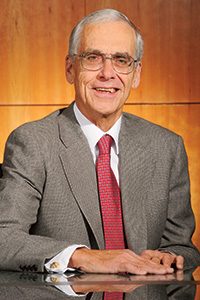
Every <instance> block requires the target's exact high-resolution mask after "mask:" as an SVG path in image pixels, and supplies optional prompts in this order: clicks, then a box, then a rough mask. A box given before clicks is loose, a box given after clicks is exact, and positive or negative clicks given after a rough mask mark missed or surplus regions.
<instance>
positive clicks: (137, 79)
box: [132, 62, 142, 89]
mask: <svg viewBox="0 0 200 300" xmlns="http://www.w3.org/2000/svg"><path fill="white" fill-rule="evenodd" d="M141 70H142V64H141V62H139V63H138V64H137V67H136V69H135V71H134V77H133V83H132V88H134V89H136V88H137V87H138V86H139V84H140V74H141Z"/></svg>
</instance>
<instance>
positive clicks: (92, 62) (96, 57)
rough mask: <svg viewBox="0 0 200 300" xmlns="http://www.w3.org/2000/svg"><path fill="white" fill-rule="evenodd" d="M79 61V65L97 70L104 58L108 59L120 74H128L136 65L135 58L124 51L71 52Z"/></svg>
mask: <svg viewBox="0 0 200 300" xmlns="http://www.w3.org/2000/svg"><path fill="white" fill-rule="evenodd" d="M73 56H75V57H78V58H79V59H80V61H81V65H82V67H83V68H84V69H86V70H88V71H98V70H100V69H101V68H103V65H104V63H105V60H106V59H110V60H111V63H112V67H113V69H114V70H115V71H116V72H117V73H120V74H129V73H131V72H132V71H133V70H134V68H135V67H136V63H137V59H133V58H132V57H131V56H129V55H128V54H126V53H115V54H110V55H107V54H105V53H101V52H83V53H81V54H73Z"/></svg>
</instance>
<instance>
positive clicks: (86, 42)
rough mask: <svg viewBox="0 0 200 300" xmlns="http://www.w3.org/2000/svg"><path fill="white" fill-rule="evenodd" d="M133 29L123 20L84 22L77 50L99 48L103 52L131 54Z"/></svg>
mask: <svg viewBox="0 0 200 300" xmlns="http://www.w3.org/2000/svg"><path fill="white" fill-rule="evenodd" d="M135 40H136V36H135V31H134V29H133V28H132V27H131V26H130V25H128V23H125V22H123V21H105V22H99V23H91V24H86V25H85V27H84V29H83V31H82V33H81V38H80V43H79V48H78V52H79V53H80V52H83V51H87V50H91V49H94V50H99V51H101V52H104V53H116V52H122V53H123V52H124V53H128V54H129V55H131V56H133V55H134V52H135Z"/></svg>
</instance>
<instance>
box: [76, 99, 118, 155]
mask: <svg viewBox="0 0 200 300" xmlns="http://www.w3.org/2000/svg"><path fill="white" fill-rule="evenodd" d="M73 109H74V114H75V117H76V119H77V121H78V123H79V124H80V126H81V129H82V131H83V133H84V134H85V136H86V138H87V140H88V143H89V146H90V148H91V149H94V148H95V147H96V144H97V142H98V141H99V140H100V138H101V137H102V136H103V135H105V134H109V135H110V136H112V138H113V140H114V142H115V143H114V144H115V146H114V149H115V151H116V154H117V155H118V154H119V145H118V140H119V131H120V127H121V120H122V117H120V118H119V119H118V120H117V121H116V122H115V124H114V125H113V126H112V127H111V128H110V129H109V130H108V131H107V132H104V131H103V130H101V129H100V128H99V127H97V126H96V125H95V124H93V123H92V122H91V121H90V120H88V119H87V118H86V117H85V116H84V115H83V114H82V113H81V111H80V110H79V109H78V107H77V105H76V103H74V106H73Z"/></svg>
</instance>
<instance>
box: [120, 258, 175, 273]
mask: <svg viewBox="0 0 200 300" xmlns="http://www.w3.org/2000/svg"><path fill="white" fill-rule="evenodd" d="M126 267H127V272H129V273H131V274H136V275H145V274H158V275H164V274H171V273H173V272H174V269H173V268H171V267H166V266H164V265H162V264H158V263H155V262H152V261H151V260H145V261H143V262H141V261H136V262H132V263H130V264H129V265H128V266H125V268H126Z"/></svg>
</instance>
